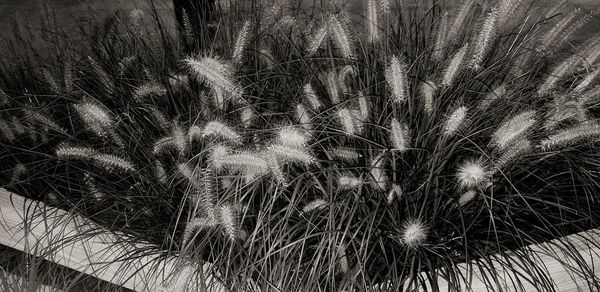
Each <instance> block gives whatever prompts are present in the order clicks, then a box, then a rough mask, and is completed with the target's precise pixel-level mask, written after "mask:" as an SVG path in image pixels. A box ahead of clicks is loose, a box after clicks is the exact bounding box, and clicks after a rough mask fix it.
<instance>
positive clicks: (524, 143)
mask: <svg viewBox="0 0 600 292" xmlns="http://www.w3.org/2000/svg"><path fill="white" fill-rule="evenodd" d="M529 151H531V142H530V141H529V140H527V139H518V140H517V141H515V142H514V143H512V144H511V145H509V146H508V147H506V148H505V149H504V152H503V153H502V155H501V156H500V157H499V158H498V160H497V161H496V164H495V166H496V169H498V170H499V169H502V168H503V167H505V166H507V165H508V164H509V163H511V162H513V161H514V160H515V159H517V158H518V157H519V156H521V155H523V154H525V153H527V152H529Z"/></svg>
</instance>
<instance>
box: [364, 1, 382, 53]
mask: <svg viewBox="0 0 600 292" xmlns="http://www.w3.org/2000/svg"><path fill="white" fill-rule="evenodd" d="M365 6H366V7H365V10H366V18H365V21H366V22H367V23H366V26H365V27H366V28H367V40H368V41H369V42H370V43H375V42H377V41H379V39H380V38H381V34H380V33H379V13H378V12H379V11H378V9H377V8H378V7H377V2H376V0H366V3H365Z"/></svg>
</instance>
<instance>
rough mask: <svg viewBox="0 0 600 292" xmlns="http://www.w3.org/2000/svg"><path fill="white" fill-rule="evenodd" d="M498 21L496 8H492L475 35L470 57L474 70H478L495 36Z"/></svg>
mask: <svg viewBox="0 0 600 292" xmlns="http://www.w3.org/2000/svg"><path fill="white" fill-rule="evenodd" d="M497 22H498V9H496V8H493V9H492V11H491V12H490V13H489V14H488V15H487V16H486V18H485V21H484V22H483V24H482V26H481V30H480V31H479V34H478V35H477V41H476V42H475V43H473V44H474V49H473V56H472V57H471V63H470V64H469V65H470V67H471V68H472V69H474V70H480V69H481V65H482V63H483V59H484V58H485V57H486V55H487V54H488V52H489V49H490V45H491V44H492V43H493V42H494V39H495V37H496V29H497Z"/></svg>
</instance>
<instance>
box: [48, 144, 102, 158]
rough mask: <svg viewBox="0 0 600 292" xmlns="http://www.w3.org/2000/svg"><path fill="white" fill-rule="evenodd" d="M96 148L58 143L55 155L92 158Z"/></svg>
mask: <svg viewBox="0 0 600 292" xmlns="http://www.w3.org/2000/svg"><path fill="white" fill-rule="evenodd" d="M96 153H97V152H96V150H94V149H93V148H89V147H79V146H66V145H59V146H58V147H57V148H56V156H57V157H59V158H77V159H93V157H94V156H95V155H96Z"/></svg>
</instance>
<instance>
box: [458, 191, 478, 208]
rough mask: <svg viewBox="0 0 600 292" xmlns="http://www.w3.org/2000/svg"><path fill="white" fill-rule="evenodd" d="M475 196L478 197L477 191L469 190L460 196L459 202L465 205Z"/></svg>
mask: <svg viewBox="0 0 600 292" xmlns="http://www.w3.org/2000/svg"><path fill="white" fill-rule="evenodd" d="M475 197H477V193H476V192H475V191H474V190H468V191H466V192H464V193H462V195H460V198H458V204H459V205H460V206H461V207H463V206H464V205H466V204H468V203H469V202H471V201H473V199H475Z"/></svg>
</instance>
